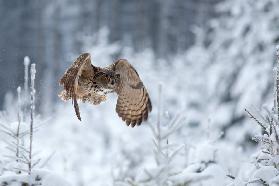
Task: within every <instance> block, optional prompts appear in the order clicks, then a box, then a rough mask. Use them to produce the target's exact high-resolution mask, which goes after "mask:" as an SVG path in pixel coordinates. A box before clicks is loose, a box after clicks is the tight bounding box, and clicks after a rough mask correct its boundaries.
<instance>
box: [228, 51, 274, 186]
mask: <svg viewBox="0 0 279 186" xmlns="http://www.w3.org/2000/svg"><path fill="white" fill-rule="evenodd" d="M277 57H278V63H277V68H276V69H275V71H276V72H275V81H274V106H273V108H272V109H271V110H269V109H268V108H264V111H262V112H261V113H259V114H257V115H255V114H253V113H251V112H250V111H248V110H246V112H247V114H248V115H249V117H250V118H252V119H253V120H254V121H255V122H256V123H257V124H258V126H259V127H260V128H261V131H262V132H261V134H259V135H257V136H255V137H254V140H255V141H256V142H257V143H258V150H257V152H256V153H254V155H253V156H252V159H251V162H250V163H247V164H245V165H243V166H242V167H241V169H240V171H239V173H238V175H237V177H236V179H235V181H234V183H233V184H232V185H237V186H242V185H243V186H244V185H245V186H246V185H247V186H266V185H271V186H275V185H278V184H279V133H278V132H279V104H278V103H279V48H278V49H277Z"/></svg>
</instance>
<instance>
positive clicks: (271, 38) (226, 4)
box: [0, 0, 279, 186]
mask: <svg viewBox="0 0 279 186" xmlns="http://www.w3.org/2000/svg"><path fill="white" fill-rule="evenodd" d="M278 9H279V1H278V0H187V1H185V0H172V1H167V0H161V1H159V0H141V1H128V0H107V1H102V0H80V1H73V0H61V1H54V0H49V1H36V0H24V1H23V0H10V1H8V0H0V65H1V68H0V82H1V84H0V108H1V109H0V110H1V114H0V126H1V129H0V130H1V133H0V183H1V186H2V185H3V186H4V185H5V186H7V185H12V184H15V183H18V185H24V183H25V182H26V183H28V184H29V185H31V184H35V185H36V184H42V185H44V186H45V185H53V186H54V185H55V186H56V185H61V186H62V185H73V186H75V185H77V186H89V185H100V186H102V185H116V186H128V185H130V186H132V185H133V186H136V185H137V186H138V185H148V186H149V185H150V186H154V185H159V186H165V185H167V186H169V185H177V186H180V185H184V186H201V185H204V186H216V185H217V186H219V185H220V186H223V185H235V186H242V185H243V186H244V185H249V186H251V185H253V186H256V185H263V186H265V185H279V176H278V175H279V138H278V135H277V133H278V132H279V131H278V130H279V122H278V117H277V115H278V111H277V107H278V106H277V105H278V104H277V102H278V101H277V99H276V96H277V94H276V87H275V88H274V84H275V85H276V83H277V82H276V81H274V77H276V75H277V74H276V69H275V70H274V67H276V45H277V44H278V43H279V12H278ZM82 52H90V53H91V55H92V58H93V63H94V64H96V66H106V65H108V64H111V63H112V62H113V61H114V60H115V59H118V58H126V59H128V60H129V61H130V63H131V64H132V65H133V66H134V67H135V68H136V69H137V71H138V72H139V74H140V76H141V78H142V79H143V82H144V83H145V85H146V87H147V89H148V90H149V93H150V96H151V99H152V103H153V108H154V109H153V111H152V113H151V115H150V118H149V120H148V122H146V123H145V124H143V125H142V126H140V127H136V128H129V127H127V126H126V125H125V124H124V123H123V122H122V121H121V119H119V118H118V117H117V114H116V112H115V108H114V107H115V104H116V96H111V98H110V99H109V100H108V101H107V102H105V103H103V104H101V105H100V106H98V107H96V106H92V105H89V104H81V114H82V117H83V121H82V122H79V121H78V120H77V119H76V117H75V114H74V110H73V106H72V104H71V102H67V103H65V102H62V101H60V100H59V99H58V97H57V94H58V92H59V90H60V89H61V87H59V85H58V80H59V78H60V77H61V76H62V75H63V73H64V71H65V69H66V68H67V67H68V66H69V65H70V64H71V63H72V62H73V60H74V59H75V58H76V57H77V56H78V55H79V54H80V53H82ZM26 56H29V57H26ZM29 60H30V64H31V63H35V64H36V78H34V75H35V71H34V70H35V69H34V68H35V66H33V67H32V68H33V71H32V72H33V74H32V73H31V77H30V78H28V81H26V75H25V76H24V72H26V69H27V70H28V69H29V70H30V65H28V63H29ZM24 64H25V65H24ZM24 67H26V68H25V69H24ZM31 70H32V69H31ZM31 70H30V72H31ZM29 75H30V74H29ZM32 75H33V76H32ZM24 77H25V78H24ZM32 77H33V79H32ZM32 81H35V87H34V88H35V89H36V91H34V92H33V91H32V90H33V89H32V86H31V84H32ZM26 82H28V83H29V85H28V87H30V86H31V88H26V86H25V87H24V85H26ZM30 83H31V84H30ZM18 86H20V87H21V89H20V88H18ZM30 91H31V95H34V94H35V113H34V114H35V116H34V118H35V119H33V120H31V119H30V115H32V114H31V113H33V112H32V108H34V107H31V111H30V110H29V108H30V95H29V92H30ZM18 95H20V96H19V98H20V99H19V98H18ZM31 97H32V96H31ZM31 100H32V99H31ZM274 100H275V101H274ZM19 102H20V103H21V104H20V106H19ZM31 106H32V104H31ZM245 109H247V110H246V111H245ZM250 117H252V119H251V118H250ZM19 121H20V122H21V130H22V131H23V132H22V134H21V135H18V136H17V135H16V131H17V129H18V123H19ZM31 121H33V122H34V136H33V149H34V151H33V152H34V154H32V157H33V159H34V160H33V162H35V165H34V167H32V172H28V170H27V169H26V167H27V165H28V161H27V160H30V158H29V157H27V154H28V148H26V147H28V144H29V140H30V139H29V136H30V132H28V131H29V127H30V122H31ZM277 131H278V132H277ZM14 140H15V141H14ZM19 141H20V145H17V144H19V143H17V142H19ZM18 146H20V147H19V148H17V147H18ZM16 149H19V152H20V153H19V154H21V153H22V156H23V157H25V155H26V161H27V162H25V159H24V161H20V160H21V159H19V158H18V159H17V156H16V152H17V151H16ZM26 149H27V150H26ZM25 171H27V172H25ZM28 173H29V174H30V176H28Z"/></svg>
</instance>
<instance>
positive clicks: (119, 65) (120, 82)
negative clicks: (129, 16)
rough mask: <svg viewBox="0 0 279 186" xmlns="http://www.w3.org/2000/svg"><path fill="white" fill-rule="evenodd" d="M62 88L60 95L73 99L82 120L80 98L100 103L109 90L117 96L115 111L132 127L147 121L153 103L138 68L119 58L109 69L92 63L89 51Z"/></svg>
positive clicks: (73, 69)
mask: <svg viewBox="0 0 279 186" xmlns="http://www.w3.org/2000/svg"><path fill="white" fill-rule="evenodd" d="M59 83H60V85H61V86H63V88H64V89H63V90H62V91H61V93H60V94H59V97H60V98H61V99H62V100H64V101H66V100H72V103H73V105H74V109H75V113H76V116H77V118H78V119H79V120H81V116H80V111H79V106H78V100H81V101H83V102H89V103H91V104H94V105H98V104H100V103H101V102H103V101H105V100H106V99H107V97H106V95H107V94H108V93H113V92H115V93H116V94H117V95H118V98H117V104H116V112H117V113H118V116H119V117H121V118H122V120H123V121H125V122H126V124H127V125H128V126H129V125H131V126H132V127H134V126H135V125H140V124H141V123H142V121H145V120H147V118H148V114H149V112H151V110H152V104H151V100H150V97H149V95H148V92H147V90H146V88H145V87H144V85H143V83H142V81H141V79H140V77H139V75H138V73H137V71H136V70H135V68H134V67H133V66H132V65H131V64H130V63H129V62H128V61H127V60H126V59H119V60H117V61H116V62H114V63H113V64H111V65H110V66H108V67H106V68H100V67H95V66H94V65H92V64H91V57H90V54H89V53H83V54H81V55H80V56H79V57H78V58H77V59H76V60H75V62H74V63H73V64H72V65H71V66H70V68H69V69H67V71H66V72H65V74H64V75H63V77H62V78H61V79H60V81H59Z"/></svg>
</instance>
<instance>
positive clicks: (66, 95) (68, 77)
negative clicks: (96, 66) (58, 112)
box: [59, 53, 94, 120]
mask: <svg viewBox="0 0 279 186" xmlns="http://www.w3.org/2000/svg"><path fill="white" fill-rule="evenodd" d="M92 74H94V70H93V68H92V66H91V59H90V54H89V53H83V54H81V55H80V56H79V57H78V58H77V59H76V60H75V62H74V63H73V64H72V65H71V66H70V68H68V69H67V71H66V72H65V74H64V75H63V77H62V78H61V79H60V81H59V84H60V85H62V86H63V88H64V90H63V91H62V92H61V93H60V95H59V97H60V98H61V99H62V100H69V99H72V102H73V104H74V108H75V112H76V116H77V117H78V119H79V120H81V117H80V112H79V106H78V102H77V99H81V98H82V95H83V94H84V91H83V90H81V89H80V87H79V86H78V82H79V79H80V78H81V77H82V78H90V76H91V75H92Z"/></svg>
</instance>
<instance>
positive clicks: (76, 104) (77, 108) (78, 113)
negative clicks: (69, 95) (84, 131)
mask: <svg viewBox="0 0 279 186" xmlns="http://www.w3.org/2000/svg"><path fill="white" fill-rule="evenodd" d="M73 104H74V108H75V112H76V116H77V118H78V119H79V121H81V117H80V112H79V106H78V102H77V99H76V98H75V97H74V98H73Z"/></svg>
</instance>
